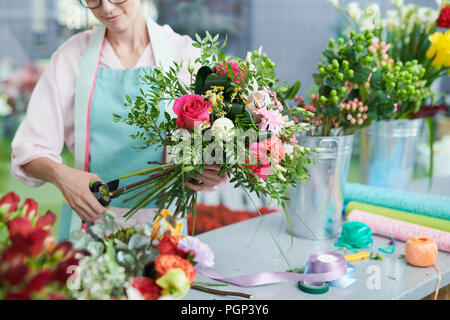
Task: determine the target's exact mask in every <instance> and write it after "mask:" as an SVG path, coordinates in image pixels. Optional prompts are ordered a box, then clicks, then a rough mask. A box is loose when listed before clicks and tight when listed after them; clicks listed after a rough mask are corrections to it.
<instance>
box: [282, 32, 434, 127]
mask: <svg viewBox="0 0 450 320" xmlns="http://www.w3.org/2000/svg"><path fill="white" fill-rule="evenodd" d="M388 50H389V46H388V45H386V44H385V43H379V42H378V41H377V40H376V39H375V38H374V36H373V34H372V33H371V32H370V31H369V30H366V31H365V32H363V33H358V32H355V31H351V32H350V33H349V34H348V35H347V36H344V37H339V38H338V39H337V40H335V39H330V41H329V43H328V47H327V48H325V49H324V50H323V52H322V54H323V60H324V61H323V62H320V63H319V64H318V73H316V74H314V80H315V84H316V85H317V87H318V90H317V93H314V94H313V95H312V96H311V100H310V102H309V103H305V100H304V98H303V97H296V101H297V108H298V107H300V108H304V109H306V110H307V111H310V112H312V113H314V117H313V119H312V126H311V129H310V131H309V134H311V135H315V136H330V135H348V134H353V133H354V132H355V131H356V130H357V129H359V128H363V127H367V126H369V125H370V124H371V122H372V121H378V120H383V119H402V118H408V117H409V116H411V115H412V114H415V113H417V112H418V111H419V109H420V106H421V103H420V102H421V101H422V100H423V99H424V98H425V97H427V96H429V95H430V90H429V88H427V87H426V84H425V81H424V79H423V76H424V74H425V69H424V67H423V66H421V65H420V64H418V62H417V61H416V60H413V61H408V62H406V63H403V62H401V61H396V60H395V59H393V58H392V57H390V56H389V55H388V54H387V52H388ZM287 113H288V114H289V115H290V116H291V117H292V118H293V119H294V120H295V121H301V120H302V118H301V117H299V116H298V115H297V114H296V108H291V109H287Z"/></svg>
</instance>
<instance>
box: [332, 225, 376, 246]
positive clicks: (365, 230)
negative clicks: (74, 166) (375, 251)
mask: <svg viewBox="0 0 450 320" xmlns="http://www.w3.org/2000/svg"><path fill="white" fill-rule="evenodd" d="M372 235H373V234H372V230H371V229H370V228H369V226H368V225H367V224H365V223H363V222H359V221H349V222H346V223H344V225H343V226H342V232H341V236H340V238H339V239H338V242H336V243H335V244H334V245H335V246H336V247H346V248H349V249H351V250H352V251H354V252H356V250H354V249H353V248H358V249H360V248H367V247H370V246H371V245H372V244H373V240H372Z"/></svg>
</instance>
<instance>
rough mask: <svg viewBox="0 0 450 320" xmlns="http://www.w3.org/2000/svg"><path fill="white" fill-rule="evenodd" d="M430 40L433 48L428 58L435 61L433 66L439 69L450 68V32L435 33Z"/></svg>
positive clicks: (428, 53)
mask: <svg viewBox="0 0 450 320" xmlns="http://www.w3.org/2000/svg"><path fill="white" fill-rule="evenodd" d="M428 39H429V40H430V42H431V46H430V49H429V50H428V52H427V57H428V58H429V59H433V61H432V65H433V66H435V67H437V68H439V69H442V68H448V67H450V30H447V31H446V32H445V33H442V32H435V33H433V34H432V35H431V36H430V37H429V38H428Z"/></svg>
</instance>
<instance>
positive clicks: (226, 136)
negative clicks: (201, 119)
mask: <svg viewBox="0 0 450 320" xmlns="http://www.w3.org/2000/svg"><path fill="white" fill-rule="evenodd" d="M233 128H234V123H233V121H231V120H230V119H228V118H225V117H224V118H219V119H217V120H216V121H214V123H213V125H212V126H211V132H212V134H213V136H214V137H215V138H216V139H218V140H222V141H228V140H230V139H232V138H233V137H232V136H231V134H232V129H233Z"/></svg>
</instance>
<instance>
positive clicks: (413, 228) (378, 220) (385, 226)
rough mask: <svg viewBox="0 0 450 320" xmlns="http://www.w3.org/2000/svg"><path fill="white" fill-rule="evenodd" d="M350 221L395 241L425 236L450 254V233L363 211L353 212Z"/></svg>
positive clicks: (349, 217)
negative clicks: (387, 235) (365, 225)
mask: <svg viewBox="0 0 450 320" xmlns="http://www.w3.org/2000/svg"><path fill="white" fill-rule="evenodd" d="M347 220H348V221H360V222H364V223H365V224H367V225H368V226H369V227H370V228H371V229H372V230H374V231H373V233H374V234H378V235H380V236H382V237H385V236H386V235H385V234H382V233H377V232H376V231H382V232H384V233H386V234H389V235H390V236H392V237H393V238H394V239H397V240H400V241H407V240H408V239H409V238H411V237H419V236H424V237H428V238H431V239H434V241H435V242H436V245H437V247H438V249H439V250H441V251H445V252H450V233H449V232H445V231H441V230H437V229H432V228H428V227H424V226H419V225H417V224H413V223H409V222H404V221H400V220H396V219H392V218H388V217H384V216H380V215H376V214H372V213H369V212H364V211H361V210H352V211H351V212H350V214H349V215H348V216H347Z"/></svg>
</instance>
